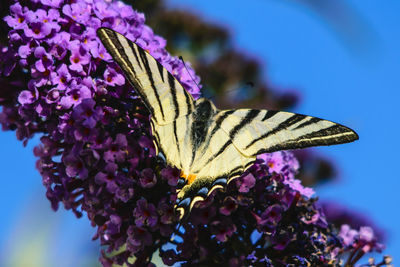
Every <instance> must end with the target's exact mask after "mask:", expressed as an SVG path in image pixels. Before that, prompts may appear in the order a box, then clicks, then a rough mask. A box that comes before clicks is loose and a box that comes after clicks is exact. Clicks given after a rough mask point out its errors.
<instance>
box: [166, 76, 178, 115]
mask: <svg viewBox="0 0 400 267" xmlns="http://www.w3.org/2000/svg"><path fill="white" fill-rule="evenodd" d="M168 84H169V87H170V89H171V94H172V102H173V104H174V108H175V109H174V111H175V120H176V118H178V117H179V105H178V100H177V98H176V87H175V78H174V77H172V75H168Z"/></svg>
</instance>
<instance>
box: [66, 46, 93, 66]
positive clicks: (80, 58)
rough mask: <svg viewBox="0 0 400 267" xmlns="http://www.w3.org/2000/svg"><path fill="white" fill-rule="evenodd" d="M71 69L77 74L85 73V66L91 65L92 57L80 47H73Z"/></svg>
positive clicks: (70, 59)
mask: <svg viewBox="0 0 400 267" xmlns="http://www.w3.org/2000/svg"><path fill="white" fill-rule="evenodd" d="M69 61H70V63H71V64H70V65H69V69H70V70H73V71H76V72H84V70H83V66H84V65H87V64H89V63H90V55H89V53H87V51H86V50H85V49H84V48H82V47H81V46H80V45H74V46H73V47H72V51H71V56H70V58H69Z"/></svg>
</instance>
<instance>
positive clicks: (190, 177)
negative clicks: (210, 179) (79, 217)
mask: <svg viewBox="0 0 400 267" xmlns="http://www.w3.org/2000/svg"><path fill="white" fill-rule="evenodd" d="M181 177H183V178H185V180H187V181H188V184H191V183H193V181H194V180H195V179H196V175H195V174H189V175H186V174H185V173H184V172H183V171H181Z"/></svg>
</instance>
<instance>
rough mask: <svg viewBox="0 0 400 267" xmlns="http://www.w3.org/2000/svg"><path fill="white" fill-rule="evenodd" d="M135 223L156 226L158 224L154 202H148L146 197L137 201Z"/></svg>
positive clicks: (134, 213)
mask: <svg viewBox="0 0 400 267" xmlns="http://www.w3.org/2000/svg"><path fill="white" fill-rule="evenodd" d="M133 216H134V217H135V218H136V219H135V224H136V225H137V226H139V227H141V226H144V225H148V226H150V227H154V226H155V225H156V224H157V221H158V216H157V212H156V208H155V207H154V205H153V204H151V203H150V204H149V203H147V201H146V199H144V198H141V199H139V200H138V201H137V207H136V208H135V209H134V210H133Z"/></svg>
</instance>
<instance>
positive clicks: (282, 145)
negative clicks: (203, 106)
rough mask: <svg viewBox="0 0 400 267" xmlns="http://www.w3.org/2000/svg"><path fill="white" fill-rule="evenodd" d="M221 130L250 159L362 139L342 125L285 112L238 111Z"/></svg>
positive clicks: (225, 122) (226, 121) (223, 124)
mask: <svg viewBox="0 0 400 267" xmlns="http://www.w3.org/2000/svg"><path fill="white" fill-rule="evenodd" d="M221 127H222V129H224V131H225V132H226V134H227V135H228V136H229V137H230V139H231V140H232V142H233V144H234V145H235V147H236V148H237V149H238V150H239V151H240V152H241V153H243V155H246V156H248V157H250V156H257V155H258V154H262V153H267V152H274V151H280V150H288V149H298V148H305V147H311V146H327V145H335V144H342V143H348V142H352V141H354V140H357V139H358V135H357V134H356V133H355V132H354V131H353V130H351V129H350V128H348V127H345V126H343V125H340V124H338V123H334V122H331V121H327V120H323V119H319V118H316V117H311V116H306V115H301V114H295V113H290V112H284V111H270V110H255V109H238V110H235V111H234V112H233V113H232V114H230V115H229V117H228V118H227V119H226V120H225V121H224V122H223V123H222V125H221Z"/></svg>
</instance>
